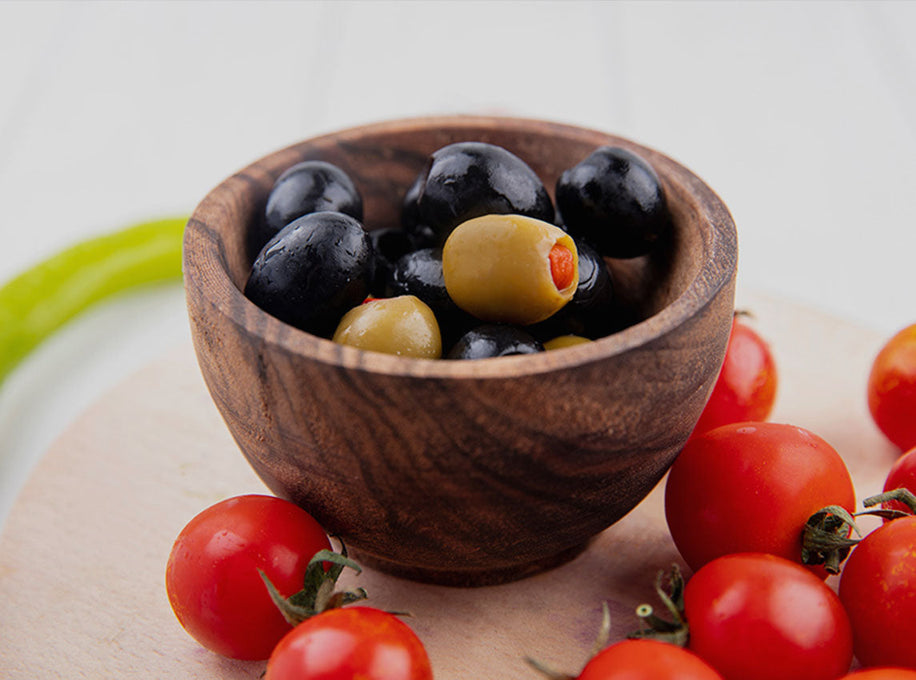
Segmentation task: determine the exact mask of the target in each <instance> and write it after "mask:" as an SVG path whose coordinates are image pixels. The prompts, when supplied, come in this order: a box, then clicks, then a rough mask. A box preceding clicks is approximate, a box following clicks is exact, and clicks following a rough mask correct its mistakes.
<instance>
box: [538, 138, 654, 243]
mask: <svg viewBox="0 0 916 680" xmlns="http://www.w3.org/2000/svg"><path fill="white" fill-rule="evenodd" d="M556 196H557V206H558V208H559V210H560V213H561V214H562V216H563V221H564V224H565V225H566V230H567V231H568V232H569V233H570V234H571V235H572V236H573V237H575V238H577V239H584V240H586V241H588V242H590V243H591V244H592V245H594V246H595V248H596V249H597V250H598V252H599V253H601V254H602V255H607V256H609V257H619V258H630V257H638V256H640V255H645V254H647V253H649V252H650V251H651V250H652V249H653V248H654V247H655V245H656V244H657V243H659V242H660V241H661V240H662V239H663V238H664V237H665V236H666V235H667V234H668V232H669V230H670V228H671V218H670V215H669V213H668V207H667V203H666V201H665V194H664V191H663V189H662V186H661V183H660V182H659V179H658V175H657V174H656V173H655V170H653V169H652V166H650V165H649V164H648V163H647V162H646V161H645V160H643V159H642V158H640V157H639V156H637V155H636V154H634V153H632V152H631V151H627V150H626V149H621V148H618V147H610V146H603V147H601V148H599V149H597V150H596V151H594V152H593V153H592V154H591V155H589V156H588V158H586V159H585V160H583V161H582V162H581V163H579V164H578V165H576V166H574V167H572V168H570V169H568V170H566V171H565V172H564V173H563V174H562V175H560V178H559V179H558V180H557V191H556Z"/></svg>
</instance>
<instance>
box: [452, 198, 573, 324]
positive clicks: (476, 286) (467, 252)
mask: <svg viewBox="0 0 916 680" xmlns="http://www.w3.org/2000/svg"><path fill="white" fill-rule="evenodd" d="M442 274H443V277H444V279H445V288H446V290H447V291H448V294H449V296H450V297H451V298H452V300H454V302H455V304H456V305H458V306H459V307H461V309H463V310H464V311H466V312H468V313H470V314H473V315H474V316H476V317H477V318H479V319H482V320H484V321H490V322H505V323H513V324H522V325H527V324H533V323H537V322H538V321H543V320H544V319H546V318H548V317H550V316H551V315H553V314H554V313H555V312H557V311H558V310H560V309H561V308H562V307H563V305H565V304H566V303H567V302H569V300H570V299H571V298H572V296H573V294H574V293H575V292H576V286H577V284H578V281H579V263H578V253H577V251H576V244H575V243H574V242H573V240H572V238H570V237H569V235H568V234H566V232H564V231H563V230H562V229H559V228H558V227H555V226H554V225H552V224H548V223H547V222H543V221H541V220H538V219H535V218H533V217H525V216H522V215H484V216H483V217H476V218H474V219H472V220H468V221H467V222H463V223H462V224H460V225H458V227H456V228H455V230H454V231H453V232H452V233H451V235H450V236H449V237H448V240H447V241H446V242H445V246H444V248H443V249H442Z"/></svg>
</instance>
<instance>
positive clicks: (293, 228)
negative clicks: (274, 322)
mask: <svg viewBox="0 0 916 680" xmlns="http://www.w3.org/2000/svg"><path fill="white" fill-rule="evenodd" d="M372 270H373V258H372V243H371V241H370V240H369V234H368V233H366V230H365V229H363V226H362V225H361V224H360V223H359V222H357V221H356V220H355V219H353V218H352V217H350V216H349V215H344V214H342V213H337V212H316V213H311V214H309V215H304V216H303V217H300V218H299V219H297V220H294V221H293V222H291V223H290V224H288V225H287V226H285V227H284V228H283V229H282V230H281V231H280V233H279V234H277V235H276V236H275V237H274V238H272V239H271V240H270V241H269V242H268V243H267V245H266V246H264V249H263V250H262V251H261V253H260V254H259V255H258V257H257V258H256V259H255V262H254V265H253V266H252V269H251V275H250V276H249V278H248V283H247V284H246V285H245V295H246V297H248V299H249V300H251V301H252V302H254V303H255V304H256V305H258V306H259V307H260V308H261V309H263V310H264V311H266V312H268V313H270V314H272V315H273V316H275V317H277V318H278V319H280V320H281V321H285V322H286V323H288V324H290V325H292V326H296V327H297V328H301V329H302V330H304V331H308V332H309V333H314V334H316V335H324V336H328V335H330V334H331V333H333V331H334V329H335V328H336V326H337V323H338V321H340V318H341V316H343V314H344V313H345V312H346V311H347V310H349V309H350V308H352V307H355V306H356V305H358V304H360V303H361V302H362V301H363V300H364V299H365V298H366V295H367V294H368V293H369V286H370V282H371V281H372V274H373V271H372Z"/></svg>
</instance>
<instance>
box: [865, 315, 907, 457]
mask: <svg viewBox="0 0 916 680" xmlns="http://www.w3.org/2000/svg"><path fill="white" fill-rule="evenodd" d="M868 408H869V410H870V411H871V415H872V418H873V419H874V421H875V424H876V425H877V426H878V428H879V429H880V430H881V431H882V432H883V433H884V434H885V436H887V438H888V439H890V440H891V441H892V442H893V443H894V444H896V445H897V446H898V447H899V448H900V449H901V450H902V451H906V450H907V449H911V448H913V447H914V446H916V417H913V414H914V413H916V324H913V325H912V326H908V327H906V328H904V329H903V330H902V331H900V332H899V333H897V335H895V336H894V337H893V338H891V339H890V340H889V341H888V342H887V344H886V345H884V347H883V348H882V349H881V351H880V352H878V356H877V357H875V361H874V363H873V364H872V368H871V374H870V375H869V378H868Z"/></svg>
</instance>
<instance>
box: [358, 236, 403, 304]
mask: <svg viewBox="0 0 916 680" xmlns="http://www.w3.org/2000/svg"><path fill="white" fill-rule="evenodd" d="M369 240H370V241H372V252H373V255H374V258H375V276H374V277H373V280H372V293H373V295H376V296H378V297H383V296H384V295H385V287H386V286H387V282H388V279H390V278H391V276H392V273H393V272H394V266H395V265H396V264H397V262H398V260H400V259H401V258H402V257H403V256H404V255H406V254H407V253H410V252H413V250H414V245H413V241H412V240H411V238H410V236H408V235H407V232H406V231H404V230H403V229H398V228H397V227H386V228H384V229H373V230H372V231H370V232H369Z"/></svg>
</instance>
